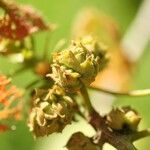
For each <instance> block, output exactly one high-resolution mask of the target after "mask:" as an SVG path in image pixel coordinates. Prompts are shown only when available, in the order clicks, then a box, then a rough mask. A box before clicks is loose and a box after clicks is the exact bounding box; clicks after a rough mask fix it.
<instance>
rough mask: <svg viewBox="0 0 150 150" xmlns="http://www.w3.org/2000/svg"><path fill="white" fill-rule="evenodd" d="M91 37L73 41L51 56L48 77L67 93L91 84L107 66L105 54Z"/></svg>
mask: <svg viewBox="0 0 150 150" xmlns="http://www.w3.org/2000/svg"><path fill="white" fill-rule="evenodd" d="M104 49H105V48H103V47H102V46H100V45H99V44H98V43H97V42H96V41H95V40H94V39H93V38H92V37H91V36H88V37H85V38H83V39H81V40H79V41H75V42H73V43H72V44H71V46H70V47H68V48H67V49H65V50H63V51H61V52H58V53H55V54H54V56H53V65H52V74H50V75H48V76H50V77H52V79H53V80H54V81H55V82H56V84H59V85H60V86H61V87H63V88H65V89H66V90H68V91H75V90H79V89H80V88H81V86H82V84H81V83H84V84H85V85H89V84H91V83H92V82H93V81H94V80H95V77H96V75H97V73H98V72H99V71H101V70H102V69H103V68H104V67H105V66H106V64H107V58H106V52H105V50H104Z"/></svg>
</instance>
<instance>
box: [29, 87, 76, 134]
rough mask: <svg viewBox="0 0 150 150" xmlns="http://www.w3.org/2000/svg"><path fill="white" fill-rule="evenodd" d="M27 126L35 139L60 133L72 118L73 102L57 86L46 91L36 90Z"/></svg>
mask: <svg viewBox="0 0 150 150" xmlns="http://www.w3.org/2000/svg"><path fill="white" fill-rule="evenodd" d="M33 103H34V104H33V105H34V106H33V109H32V111H31V113H30V117H29V123H28V126H29V128H30V131H32V132H33V133H34V134H35V136H36V137H39V136H44V135H49V134H51V133H53V132H61V131H62V130H63V129H64V127H65V126H66V125H67V124H70V123H71V121H72V119H73V116H74V102H73V100H72V98H71V97H69V96H67V95H66V93H65V92H64V91H63V90H62V88H60V87H59V86H57V85H54V86H53V87H52V88H51V89H49V90H48V91H45V90H37V91H36V95H35V97H34V100H33Z"/></svg>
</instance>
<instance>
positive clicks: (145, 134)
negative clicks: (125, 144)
mask: <svg viewBox="0 0 150 150" xmlns="http://www.w3.org/2000/svg"><path fill="white" fill-rule="evenodd" d="M148 136H150V130H143V131H139V132H137V133H134V134H133V135H131V137H130V138H131V140H132V141H133V142H134V141H137V140H139V139H141V138H145V137H148Z"/></svg>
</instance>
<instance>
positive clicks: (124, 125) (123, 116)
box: [107, 107, 141, 131]
mask: <svg viewBox="0 0 150 150" xmlns="http://www.w3.org/2000/svg"><path fill="white" fill-rule="evenodd" d="M140 120H141V118H140V116H139V114H138V113H137V112H136V111H135V110H133V109H132V108H130V107H123V108H121V109H119V108H116V109H113V110H112V111H111V112H110V113H109V114H108V116H107V121H108V124H109V126H110V127H111V128H112V129H114V130H129V131H136V130H137V127H138V124H139V122H140Z"/></svg>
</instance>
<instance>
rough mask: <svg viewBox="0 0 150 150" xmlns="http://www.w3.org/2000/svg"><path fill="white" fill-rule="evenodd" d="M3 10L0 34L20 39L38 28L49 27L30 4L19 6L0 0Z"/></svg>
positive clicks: (45, 28)
mask: <svg viewBox="0 0 150 150" xmlns="http://www.w3.org/2000/svg"><path fill="white" fill-rule="evenodd" d="M0 5H2V8H3V9H4V11H5V15H4V17H3V18H2V19H1V20H0V35H1V36H2V37H3V38H4V37H5V38H8V39H12V40H21V39H23V38H24V37H26V36H28V35H30V34H32V33H34V32H37V31H39V30H47V29H49V25H47V24H46V23H45V22H44V21H43V19H42V17H41V16H40V15H39V14H38V13H37V12H36V11H35V10H34V9H33V8H32V7H31V6H19V5H17V4H15V3H13V2H8V1H5V0H2V1H1V2H0Z"/></svg>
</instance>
